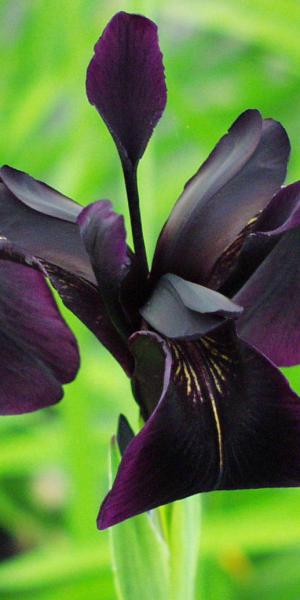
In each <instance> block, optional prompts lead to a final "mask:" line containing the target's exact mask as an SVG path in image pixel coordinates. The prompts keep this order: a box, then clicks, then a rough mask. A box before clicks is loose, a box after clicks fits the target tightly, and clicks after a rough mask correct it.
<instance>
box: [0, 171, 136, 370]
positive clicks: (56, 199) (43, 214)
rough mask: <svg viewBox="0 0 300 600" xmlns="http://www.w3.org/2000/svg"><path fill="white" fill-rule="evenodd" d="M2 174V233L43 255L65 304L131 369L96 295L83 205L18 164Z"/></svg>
mask: <svg viewBox="0 0 300 600" xmlns="http://www.w3.org/2000/svg"><path fill="white" fill-rule="evenodd" d="M1 178H2V183H1V182H0V235H1V236H5V237H7V238H9V240H11V241H12V242H14V243H16V244H17V245H18V246H19V247H20V248H22V249H23V251H24V255H33V256H36V257H37V258H38V259H39V260H41V262H42V263H43V265H44V267H45V268H46V269H47V274H48V276H49V278H50V280H51V282H52V284H53V285H54V287H55V288H56V289H57V291H58V292H59V294H60V296H61V298H62V300H63V302H64V303H65V304H66V306H67V307H68V308H69V309H70V310H72V311H73V312H74V313H75V314H76V315H77V316H78V317H79V319H81V320H82V321H83V322H84V323H85V324H86V325H87V327H89V329H91V331H92V332H93V333H94V334H95V335H96V336H97V337H98V338H99V340H100V341H101V342H102V343H103V344H104V346H105V347H106V348H108V350H109V351H110V352H112V354H113V355H114V356H115V358H116V359H117V360H118V361H119V362H120V364H121V365H122V366H123V368H124V369H125V371H126V372H127V373H129V372H130V370H131V366H132V358H131V356H130V353H129V351H128V349H127V348H126V345H125V344H124V342H123V341H122V339H121V337H120V335H119V334H118V332H117V331H116V329H115V327H114V325H113V324H112V322H111V319H110V317H109V315H108V313H107V310H106V308H105V306H104V303H103V300H102V297H101V295H100V294H99V290H98V288H97V282H96V278H95V275H94V271H93V268H92V265H91V262H90V259H89V256H88V254H87V252H86V250H85V247H84V243H83V241H82V239H81V235H80V230H79V226H78V225H77V223H76V218H77V216H78V215H79V213H80V212H81V211H82V207H81V206H80V205H79V204H76V203H75V202H73V201H72V200H69V198H66V197H65V196H63V195H62V194H60V193H59V192H57V191H55V190H53V189H52V188H49V187H48V186H46V185H45V184H43V183H42V182H40V181H36V180H34V179H33V178H32V177H30V176H29V175H26V174H25V173H23V172H21V171H18V170H17V169H12V168H11V167H3V168H2V169H1V170H0V179H1Z"/></svg>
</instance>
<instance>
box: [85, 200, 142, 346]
mask: <svg viewBox="0 0 300 600" xmlns="http://www.w3.org/2000/svg"><path fill="white" fill-rule="evenodd" d="M78 223H79V226H80V231H81V235H82V239H83V242H84V244H85V247H86V250H87V252H88V254H89V256H90V260H91V264H92V266H93V269H94V272H95V276H96V279H97V282H98V287H99V290H100V293H101V296H102V298H103V302H104V304H105V306H106V309H107V311H108V313H109V315H110V317H111V319H112V321H113V322H114V323H115V325H116V327H117V329H118V330H119V331H120V333H121V334H123V335H124V337H125V339H127V337H128V335H130V333H132V330H131V331H130V324H129V323H128V322H127V319H126V315H125V312H124V311H123V307H122V304H121V301H120V297H121V286H122V282H123V281H124V279H125V278H126V276H127V275H128V273H129V271H130V269H131V268H132V267H133V264H134V255H133V254H132V252H131V251H130V250H129V248H128V246H127V245H126V230H125V225H124V218H123V216H121V215H118V214H117V213H115V212H114V210H113V208H112V204H111V202H109V201H107V200H102V201H99V202H95V203H94V204H91V205H90V206H88V207H87V208H85V209H83V211H82V212H81V213H80V216H79V218H78ZM136 283H137V282H136Z"/></svg>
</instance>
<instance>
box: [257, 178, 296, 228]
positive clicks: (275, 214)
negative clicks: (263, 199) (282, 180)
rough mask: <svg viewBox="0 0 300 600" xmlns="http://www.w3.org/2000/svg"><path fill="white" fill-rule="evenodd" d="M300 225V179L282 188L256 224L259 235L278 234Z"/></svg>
mask: <svg viewBox="0 0 300 600" xmlns="http://www.w3.org/2000/svg"><path fill="white" fill-rule="evenodd" d="M299 225H300V181H297V182H296V183H292V184H291V185H288V186H287V187H284V188H282V189H281V190H280V191H279V192H278V194H276V196H274V198H273V199H272V200H271V202H270V203H269V204H268V206H267V208H266V209H265V210H264V211H263V213H262V215H261V217H260V219H259V220H258V221H257V224H256V228H255V229H256V232H257V233H258V234H259V235H265V236H274V235H276V236H278V235H280V234H282V233H286V232H287V231H289V230H290V229H295V227H299Z"/></svg>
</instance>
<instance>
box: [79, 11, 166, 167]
mask: <svg viewBox="0 0 300 600" xmlns="http://www.w3.org/2000/svg"><path fill="white" fill-rule="evenodd" d="M86 88H87V95H88V99H89V101H90V103H91V104H94V105H95V106H96V108H97V110H98V112H99V113H100V115H101V117H102V118H103V120H104V121H105V123H106V125H107V127H108V128H109V130H110V132H111V135H112V136H113V139H114V141H115V143H116V145H117V148H118V151H119V154H120V157H121V160H122V162H123V163H124V162H125V163H126V162H128V161H129V162H130V163H131V164H132V165H136V164H137V162H138V161H139V159H140V158H141V157H142V155H143V153H144V150H145V148H146V145H147V143H148V141H149V138H150V136H151V134H152V131H153V129H154V127H155V126H156V124H157V122H158V120H159V119H160V117H161V115H162V113H163V110H164V108H165V104H166V96H167V94H166V85H165V78H164V67H163V63H162V54H161V52H160V49H159V45H158V37H157V27H156V25H155V24H154V23H153V22H152V21H150V20H149V19H146V18H145V17H142V16H140V15H131V14H127V13H125V12H120V13H118V14H116V15H115V16H114V17H113V18H112V20H111V21H110V23H109V24H108V25H107V27H106V28H105V30H104V32H103V34H102V36H101V37H100V39H99V41H98V42H97V44H96V46H95V55H94V57H93V58H92V60H91V62H90V65H89V67H88V71H87V81H86Z"/></svg>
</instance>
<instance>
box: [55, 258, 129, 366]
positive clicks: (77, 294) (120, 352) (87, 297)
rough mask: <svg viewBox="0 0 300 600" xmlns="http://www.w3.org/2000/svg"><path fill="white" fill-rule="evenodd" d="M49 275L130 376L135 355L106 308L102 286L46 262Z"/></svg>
mask: <svg viewBox="0 0 300 600" xmlns="http://www.w3.org/2000/svg"><path fill="white" fill-rule="evenodd" d="M47 275H48V276H49V278H50V280H51V283H52V285H53V286H54V287H55V288H56V290H57V291H58V293H59V295H60V297H61V299H62V300H63V302H64V304H65V305H66V306H67V308H69V309H70V310H71V311H72V312H73V313H74V314H75V315H76V316H77V317H78V318H79V319H80V321H82V322H83V323H84V324H85V325H86V326H87V327H88V328H89V329H90V331H92V332H93V333H94V335H95V336H96V337H97V338H98V339H99V340H100V342H101V344H103V346H105V348H106V349H107V350H108V351H109V352H111V354H112V355H113V356H114V357H115V359H116V360H117V361H118V362H119V363H120V365H121V366H122V367H123V369H124V371H125V372H126V373H127V375H129V376H131V375H132V372H133V366H134V364H133V357H132V355H131V353H130V352H129V350H128V346H127V344H126V343H125V341H124V340H123V339H122V337H121V336H120V334H119V333H118V331H117V330H116V328H115V326H114V325H113V323H112V321H111V318H110V316H109V314H108V312H107V310H106V307H105V304H104V302H103V300H102V296H101V294H100V293H99V289H98V288H97V287H96V286H94V285H93V284H91V283H89V282H88V281H86V280H85V279H82V278H80V277H77V276H74V275H72V274H71V273H68V272H67V271H64V270H62V269H59V268H57V267H55V266H53V265H47Z"/></svg>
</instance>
